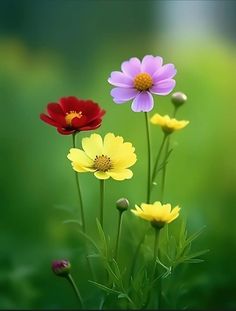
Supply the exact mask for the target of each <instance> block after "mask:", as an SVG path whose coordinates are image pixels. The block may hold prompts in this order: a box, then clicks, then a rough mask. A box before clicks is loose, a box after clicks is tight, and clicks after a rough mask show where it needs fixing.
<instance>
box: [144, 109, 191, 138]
mask: <svg viewBox="0 0 236 311" xmlns="http://www.w3.org/2000/svg"><path fill="white" fill-rule="evenodd" d="M150 121H151V123H152V124H154V125H160V126H161V128H162V130H163V131H164V132H165V133H166V134H170V133H172V132H174V131H177V130H180V129H182V128H184V127H185V126H187V125H188V124H189V121H185V120H182V121H178V120H176V119H171V118H170V117H169V116H168V115H165V116H161V115H159V114H158V113H156V114H154V115H153V116H152V117H151V120H150Z"/></svg>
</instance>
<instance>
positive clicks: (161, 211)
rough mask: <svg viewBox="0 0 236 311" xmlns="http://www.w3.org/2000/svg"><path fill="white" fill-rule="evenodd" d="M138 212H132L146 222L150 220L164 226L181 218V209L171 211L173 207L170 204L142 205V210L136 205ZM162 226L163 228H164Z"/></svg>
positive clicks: (176, 208)
mask: <svg viewBox="0 0 236 311" xmlns="http://www.w3.org/2000/svg"><path fill="white" fill-rule="evenodd" d="M135 208H136V211H135V210H132V212H133V213H134V214H135V215H136V216H138V217H140V218H142V219H145V220H148V221H150V222H152V224H153V222H156V223H158V222H159V223H161V225H162V226H164V224H167V223H170V222H172V221H173V220H174V219H176V218H177V217H178V216H179V210H180V208H179V207H178V206H176V207H175V208H174V209H173V210H172V211H171V205H170V204H163V205H162V204H161V202H159V201H156V202H154V203H153V204H146V203H142V204H141V208H140V207H139V206H138V205H135ZM162 226H161V227H162Z"/></svg>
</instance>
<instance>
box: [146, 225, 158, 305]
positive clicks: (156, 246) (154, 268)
mask: <svg viewBox="0 0 236 311" xmlns="http://www.w3.org/2000/svg"><path fill="white" fill-rule="evenodd" d="M154 229H155V239H154V245H153V270H152V274H151V283H152V282H153V281H154V280H155V274H156V270H157V269H156V266H157V260H156V259H157V257H158V250H159V245H158V244H159V236H160V234H159V233H160V229H158V228H154ZM152 290H154V291H155V285H154V286H151V287H150V289H149V291H148V295H147V298H146V301H145V303H144V304H143V306H142V307H143V309H145V308H146V307H147V306H148V304H149V302H150V298H151V294H152ZM158 301H159V288H158Z"/></svg>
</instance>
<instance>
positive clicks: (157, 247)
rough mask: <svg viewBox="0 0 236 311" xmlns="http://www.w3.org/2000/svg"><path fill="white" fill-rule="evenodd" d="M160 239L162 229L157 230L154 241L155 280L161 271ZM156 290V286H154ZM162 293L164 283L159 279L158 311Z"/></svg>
mask: <svg viewBox="0 0 236 311" xmlns="http://www.w3.org/2000/svg"><path fill="white" fill-rule="evenodd" d="M159 237H160V229H158V228H155V241H154V249H153V260H154V269H153V278H152V280H154V279H155V274H156V275H157V276H158V273H159V269H158V268H157V260H156V259H157V257H158V258H159ZM154 288H155V285H154ZM161 292H162V282H161V278H160V279H159V284H158V288H157V299H158V300H157V304H158V305H157V309H160V308H161Z"/></svg>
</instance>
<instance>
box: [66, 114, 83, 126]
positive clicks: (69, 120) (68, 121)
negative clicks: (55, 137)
mask: <svg viewBox="0 0 236 311" xmlns="http://www.w3.org/2000/svg"><path fill="white" fill-rule="evenodd" d="M82 116H83V114H82V112H81V111H79V112H77V111H70V112H67V114H66V116H65V119H66V124H67V125H68V126H71V125H72V120H73V119H74V118H79V119H80V118H82Z"/></svg>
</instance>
